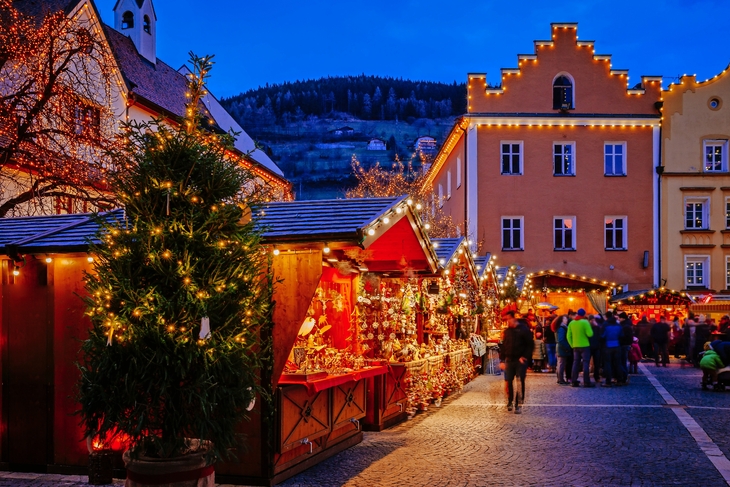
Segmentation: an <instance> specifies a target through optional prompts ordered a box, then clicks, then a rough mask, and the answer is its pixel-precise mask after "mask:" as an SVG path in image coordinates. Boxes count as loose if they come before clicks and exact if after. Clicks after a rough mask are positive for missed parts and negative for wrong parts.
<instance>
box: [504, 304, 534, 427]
mask: <svg viewBox="0 0 730 487" xmlns="http://www.w3.org/2000/svg"><path fill="white" fill-rule="evenodd" d="M507 314H508V316H509V317H510V319H509V321H508V328H507V329H506V330H504V336H503V338H502V346H501V347H500V348H499V360H500V364H499V368H500V369H502V370H504V381H505V391H506V392H507V411H512V407H513V404H514V410H515V414H520V413H521V412H522V403H523V402H524V399H525V377H526V376H527V365H528V364H529V362H530V359H531V358H532V349H533V346H534V344H533V340H532V332H531V331H530V328H529V326H528V325H527V320H523V319H517V318H515V313H514V311H509V312H508V313H507ZM515 377H517V379H518V381H519V384H518V390H517V391H516V394H515V390H514V379H515Z"/></svg>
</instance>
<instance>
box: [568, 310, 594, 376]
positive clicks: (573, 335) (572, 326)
mask: <svg viewBox="0 0 730 487" xmlns="http://www.w3.org/2000/svg"><path fill="white" fill-rule="evenodd" d="M567 335H568V336H567V338H568V343H569V344H570V346H571V347H572V348H573V373H572V376H571V385H572V386H573V387H578V375H579V373H580V364H581V361H582V362H583V387H596V385H595V384H594V383H592V382H591V371H590V367H591V343H590V341H589V340H588V339H589V338H590V337H592V336H593V329H592V328H591V324H590V323H589V322H588V320H587V319H586V310H584V309H583V308H581V309H579V310H578V312H577V313H576V316H575V319H574V320H573V321H571V322H570V323H568V333H567Z"/></svg>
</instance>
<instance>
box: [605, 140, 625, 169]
mask: <svg viewBox="0 0 730 487" xmlns="http://www.w3.org/2000/svg"><path fill="white" fill-rule="evenodd" d="M603 161H604V175H606V176H626V142H606V143H605V144H604V145H603Z"/></svg>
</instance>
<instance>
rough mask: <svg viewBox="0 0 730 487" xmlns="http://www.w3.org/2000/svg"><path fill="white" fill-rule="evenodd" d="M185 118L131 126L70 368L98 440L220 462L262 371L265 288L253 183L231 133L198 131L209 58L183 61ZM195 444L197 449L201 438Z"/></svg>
mask: <svg viewBox="0 0 730 487" xmlns="http://www.w3.org/2000/svg"><path fill="white" fill-rule="evenodd" d="M192 65H193V71H192V72H191V73H190V75H189V78H190V83H189V85H190V88H189V93H188V96H189V103H188V105H187V117H186V119H185V120H183V121H181V123H180V124H179V125H177V126H170V125H166V124H163V123H162V122H161V121H153V122H150V123H132V124H130V125H129V126H128V127H127V129H128V133H127V139H126V140H127V142H126V145H125V148H124V149H123V150H122V151H121V152H119V153H118V154H115V162H116V173H115V176H114V179H113V187H114V188H115V193H116V197H117V198H118V200H119V201H120V202H121V203H122V204H123V205H124V208H125V218H124V220H123V221H117V222H114V223H102V228H101V231H100V234H99V236H100V238H101V240H102V243H101V244H100V245H96V246H94V248H93V252H94V254H95V256H96V258H95V261H94V274H92V275H89V276H88V278H87V284H86V289H87V292H88V295H89V297H88V298H87V302H88V315H89V316H90V318H91V322H92V328H91V330H90V332H89V338H88V339H87V340H86V341H84V343H83V345H82V357H83V358H82V360H81V362H80V363H79V368H80V370H81V379H80V383H79V402H80V404H81V409H80V414H81V416H82V418H83V423H84V426H85V428H86V432H87V434H88V435H89V436H90V437H92V438H98V439H100V440H101V441H104V440H105V439H107V440H108V438H110V437H111V436H113V435H116V434H121V435H124V436H126V437H128V438H129V440H130V442H131V444H132V446H133V448H132V453H133V454H136V455H145V456H153V457H163V458H165V457H172V456H177V455H180V454H183V453H185V452H186V450H187V449H188V448H189V446H190V445H189V443H190V442H189V441H188V440H186V438H196V439H201V440H209V441H210V442H211V443H212V448H211V449H210V453H211V456H213V457H220V456H222V455H223V454H224V453H225V452H226V451H227V450H228V449H229V448H231V447H232V446H234V445H235V444H236V442H237V438H236V434H235V432H234V429H235V426H236V424H237V423H238V422H240V421H241V420H242V419H243V418H244V417H245V414H246V409H247V408H248V407H250V405H251V403H252V401H253V399H254V397H256V395H257V394H263V396H264V397H265V398H266V391H265V390H263V389H261V387H260V386H259V385H258V384H261V383H265V382H266V381H262V380H260V377H261V374H262V373H264V374H265V373H266V370H265V369H266V367H267V365H266V364H268V363H269V362H268V359H267V357H268V354H269V353H270V349H269V346H268V343H269V342H268V341H267V340H265V339H262V337H266V336H270V331H271V328H270V327H271V295H272V284H271V280H270V278H269V275H268V274H267V272H266V269H267V257H266V254H265V252H264V251H263V249H262V247H261V245H260V235H259V233H257V231H256V228H255V221H253V220H252V218H251V215H252V212H251V210H250V205H251V204H255V203H256V201H257V196H258V195H257V187H258V186H257V183H256V180H255V179H254V177H253V176H252V175H251V174H250V173H249V172H247V171H246V170H244V169H243V168H242V167H241V165H240V164H237V162H236V160H235V158H234V157H233V156H232V152H231V143H232V141H233V138H232V135H220V134H215V133H212V132H210V131H204V130H202V129H200V127H201V126H202V125H206V126H207V125H210V120H208V119H206V118H205V116H204V114H203V113H202V112H201V108H200V107H201V105H202V104H201V103H200V100H201V98H202V97H203V96H205V94H206V91H205V82H206V79H207V77H208V75H209V72H210V69H211V67H212V61H211V56H208V57H203V58H198V57H195V56H192ZM206 444H208V443H207V442H206Z"/></svg>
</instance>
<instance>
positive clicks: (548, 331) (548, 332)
mask: <svg viewBox="0 0 730 487" xmlns="http://www.w3.org/2000/svg"><path fill="white" fill-rule="evenodd" d="M549 318H553V317H552V316H551V317H549ZM547 323H550V324H547V325H546V326H545V327H544V330H543V331H544V333H543V339H544V342H545V348H546V349H547V356H548V372H555V366H556V365H557V363H558V360H557V357H556V356H555V351H556V348H557V342H556V338H555V332H554V331H553V328H552V319H549V321H548V322H547Z"/></svg>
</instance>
